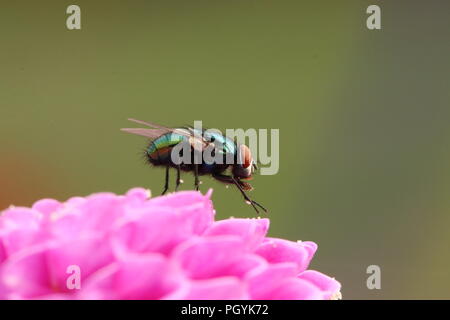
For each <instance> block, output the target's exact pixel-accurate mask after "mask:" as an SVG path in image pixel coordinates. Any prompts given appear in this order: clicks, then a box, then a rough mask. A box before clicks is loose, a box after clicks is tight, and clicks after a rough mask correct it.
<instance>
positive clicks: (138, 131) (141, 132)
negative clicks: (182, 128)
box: [120, 128, 171, 140]
mask: <svg viewBox="0 0 450 320" xmlns="http://www.w3.org/2000/svg"><path fill="white" fill-rule="evenodd" d="M120 130H122V131H123V132H128V133H131V134H135V135H138V136H143V137H147V138H149V139H152V140H153V139H156V138H158V137H160V136H162V135H163V134H166V133H168V132H171V131H168V130H164V129H144V128H122V129H120Z"/></svg>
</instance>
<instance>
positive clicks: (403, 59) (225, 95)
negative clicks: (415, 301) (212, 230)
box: [0, 0, 450, 299]
mask: <svg viewBox="0 0 450 320" xmlns="http://www.w3.org/2000/svg"><path fill="white" fill-rule="evenodd" d="M72 3H73V2H72V1H48V0H46V1H21V2H8V3H6V2H4V3H2V10H1V11H0V33H1V39H2V44H1V46H2V50H0V61H1V71H0V110H1V114H0V115H1V117H0V146H1V157H0V175H1V176H0V178H1V181H2V186H1V187H0V205H1V206H2V207H6V206H8V205H9V204H11V203H14V204H16V205H30V204H31V203H32V202H33V201H34V200H36V199H39V198H41V197H54V198H57V199H60V200H64V199H66V198H68V197H70V196H73V195H86V194H89V193H92V192H98V191H113V192H117V193H122V192H124V191H126V190H127V189H129V188H131V187H134V186H143V187H147V188H150V189H151V190H152V191H153V194H155V195H157V194H158V193H159V192H160V191H161V190H162V186H163V179H164V178H163V177H164V171H163V170H158V169H153V168H150V167H148V166H147V165H146V164H145V163H144V161H142V150H143V148H144V147H145V145H146V141H145V139H142V138H140V137H136V136H131V135H126V134H124V133H122V132H120V131H119V128H121V127H127V126H130V124H129V123H128V122H127V121H126V119H127V118H128V117H135V118H138V119H143V120H150V121H153V122H156V123H161V124H165V125H168V126H177V125H184V124H189V123H192V122H193V121H194V120H203V123H204V124H205V125H207V126H209V127H213V128H219V129H225V128H269V129H270V128H279V129H280V152H281V154H280V171H279V173H278V174H277V175H274V176H257V177H256V178H255V179H254V181H253V183H254V186H255V190H254V191H253V192H252V196H253V197H254V199H256V200H258V201H261V202H262V203H263V204H264V205H265V206H267V207H268V208H269V209H270V213H269V217H270V219H271V230H270V235H271V236H276V237H284V238H289V239H292V240H297V239H301V240H313V241H316V242H317V243H318V244H319V251H318V253H317V255H316V258H315V260H314V262H313V268H317V269H319V270H321V271H323V272H326V273H328V274H331V275H333V276H335V277H336V278H337V279H338V280H340V281H341V282H342V284H343V295H344V298H347V299H352V298H360V299H377V298H384V299H391V298H450V295H449V291H448V287H449V284H450V274H449V271H448V270H449V263H450V255H449V250H448V245H449V242H450V235H449V234H448V225H449V223H450V218H449V214H448V211H449V208H450V202H449V196H448V194H449V191H450V179H449V178H450V174H449V173H450V166H449V163H450V161H449V160H450V153H449V145H450V126H449V123H450V121H449V120H450V109H449V101H450V99H449V98H450V97H449V95H450V90H449V89H450V88H449V80H450V76H449V74H450V72H449V71H450V70H449V69H450V63H449V58H448V57H449V56H450V43H449V41H448V40H449V36H450V10H449V9H450V6H449V3H448V2H446V1H438V0H433V1H406V0H403V1H395V2H393V1H377V3H378V4H379V5H380V6H381V7H382V25H383V28H382V30H380V31H369V30H367V29H366V27H365V19H366V16H367V15H366V13H365V11H366V8H367V6H368V5H369V4H372V3H371V2H370V1H368V0H364V1H356V0H352V1H339V2H338V1H323V0H322V1H276V2H275V1H269V0H258V1H256V0H251V1H236V0H234V1H195V0H194V1H144V0H141V1H131V2H125V1H108V2H100V1H97V2H94V1H86V0H79V1H76V4H78V5H79V6H80V7H81V10H82V30H79V31H69V30H67V29H66V26H65V19H66V17H67V15H66V14H65V10H66V8H67V6H68V5H70V4H72ZM172 177H174V176H172ZM203 180H204V181H203V185H202V190H203V191H206V190H207V189H208V188H210V187H212V188H214V194H213V200H214V204H215V207H216V209H217V217H218V219H221V218H226V217H229V216H237V217H253V216H254V212H253V211H252V209H251V208H250V207H248V206H246V205H245V204H244V203H243V201H242V199H241V197H240V195H239V193H238V192H237V191H236V190H234V189H233V188H229V189H226V188H225V187H224V186H223V185H221V184H219V183H217V182H215V181H213V180H212V179H210V178H204V179H203ZM185 181H186V183H185V184H184V185H183V187H184V188H187V189H188V188H191V186H192V181H193V180H192V178H189V177H185ZM172 186H173V184H172ZM371 264H376V265H379V266H380V267H381V270H382V289H381V290H372V291H371V290H368V289H367V288H366V278H367V276H368V275H367V274H366V268H367V266H369V265H371Z"/></svg>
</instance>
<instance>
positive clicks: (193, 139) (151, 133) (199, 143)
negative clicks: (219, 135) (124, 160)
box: [121, 118, 209, 150]
mask: <svg viewBox="0 0 450 320" xmlns="http://www.w3.org/2000/svg"><path fill="white" fill-rule="evenodd" d="M128 120H129V121H132V122H135V123H138V124H142V125H145V126H147V127H151V128H153V129H144V128H123V129H121V130H122V131H124V132H128V133H131V134H136V135H139V136H144V137H147V138H150V139H156V138H158V137H160V136H161V135H163V134H166V133H169V132H172V133H176V134H179V135H183V136H185V137H187V138H188V139H189V142H190V143H191V145H192V146H193V147H194V149H198V150H203V149H204V148H206V147H207V146H208V145H209V142H208V141H206V140H205V139H204V138H203V137H201V136H197V135H194V133H193V131H192V130H187V129H179V128H175V129H173V128H168V127H165V126H162V125H159V124H155V123H151V122H147V121H142V120H137V119H133V118H129V119H128Z"/></svg>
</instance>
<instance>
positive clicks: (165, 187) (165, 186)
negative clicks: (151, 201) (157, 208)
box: [161, 166, 169, 195]
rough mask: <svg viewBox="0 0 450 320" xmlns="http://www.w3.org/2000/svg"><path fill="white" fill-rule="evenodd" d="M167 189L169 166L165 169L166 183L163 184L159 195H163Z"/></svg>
mask: <svg viewBox="0 0 450 320" xmlns="http://www.w3.org/2000/svg"><path fill="white" fill-rule="evenodd" d="M168 189H169V166H167V167H166V183H165V184H164V190H163V192H162V193H161V195H163V194H165V193H166V192H167V190H168Z"/></svg>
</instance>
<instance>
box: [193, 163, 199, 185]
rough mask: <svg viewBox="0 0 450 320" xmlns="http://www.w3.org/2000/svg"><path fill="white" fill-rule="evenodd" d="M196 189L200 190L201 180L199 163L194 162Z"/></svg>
mask: <svg viewBox="0 0 450 320" xmlns="http://www.w3.org/2000/svg"><path fill="white" fill-rule="evenodd" d="M194 177H195V190H197V191H198V188H199V185H200V181H199V180H198V164H194Z"/></svg>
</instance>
